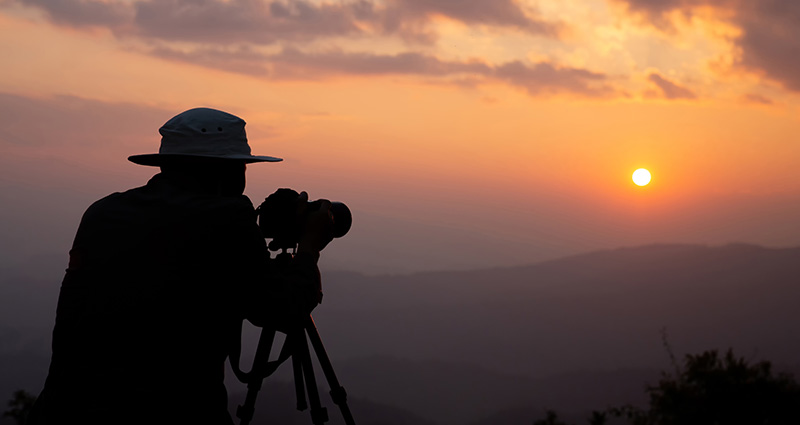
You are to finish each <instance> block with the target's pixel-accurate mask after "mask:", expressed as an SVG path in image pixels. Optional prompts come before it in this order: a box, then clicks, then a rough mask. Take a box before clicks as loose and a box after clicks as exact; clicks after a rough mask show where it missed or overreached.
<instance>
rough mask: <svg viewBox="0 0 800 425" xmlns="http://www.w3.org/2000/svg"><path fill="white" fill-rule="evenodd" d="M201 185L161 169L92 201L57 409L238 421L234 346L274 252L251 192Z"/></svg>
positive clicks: (116, 417)
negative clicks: (230, 359) (228, 360)
mask: <svg viewBox="0 0 800 425" xmlns="http://www.w3.org/2000/svg"><path fill="white" fill-rule="evenodd" d="M194 189H195V188H192V187H186V186H185V185H181V184H180V183H179V181H175V180H172V179H169V178H166V177H165V176H164V175H157V176H155V177H154V178H153V179H152V180H151V181H150V182H149V183H148V185H147V186H144V187H141V188H137V189H133V190H130V191H127V192H125V193H116V194H113V195H110V196H108V197H106V198H104V199H102V200H100V201H98V202H96V203H95V204H94V205H92V206H91V207H90V208H89V209H88V210H87V212H86V214H85V215H84V217H83V220H82V222H81V225H80V228H79V230H78V233H77V235H76V238H75V242H74V245H73V249H72V250H71V251H70V265H69V268H68V269H67V274H66V276H65V278H64V282H63V284H62V288H61V294H60V297H59V303H58V311H57V318H56V326H55V329H54V331H53V358H52V363H51V368H50V374H49V376H48V380H47V383H46V386H45V390H44V391H43V394H42V398H43V400H42V403H43V405H44V409H45V411H46V412H48V416H51V417H50V418H48V419H52V418H58V422H59V423H69V422H71V421H70V419H74V420H78V421H81V422H98V423H99V422H106V423H119V422H127V421H130V422H131V423H132V422H139V421H145V422H148V423H152V422H160V421H161V420H162V419H163V420H167V419H180V421H179V422H193V421H192V418H194V419H195V420H200V421H201V422H207V423H225V422H224V421H227V420H229V418H227V419H226V418H225V417H226V416H227V411H226V408H227V406H226V395H225V389H224V386H223V383H222V378H223V364H224V360H225V357H226V348H227V347H229V345H230V339H231V338H232V337H233V336H234V335H235V330H236V329H237V322H238V321H239V320H241V319H242V318H243V317H244V316H245V313H244V306H243V305H242V300H243V299H247V297H248V291H250V290H251V288H250V287H251V286H257V285H264V284H266V282H264V277H265V276H266V270H265V268H266V258H267V257H268V254H267V251H266V246H265V243H264V240H263V238H262V237H261V235H260V233H259V231H258V227H257V225H256V223H255V216H254V211H253V207H252V204H251V203H250V201H249V200H248V199H247V198H246V197H244V196H218V195H214V194H210V193H205V192H203V191H200V190H194ZM120 412H127V413H126V414H124V415H121V414H120ZM164 414H166V415H168V416H169V418H167V417H164V416H163V415H164ZM73 415H75V416H76V417H74V418H71V416H73ZM109 415H113V417H109ZM77 416H79V417H77ZM121 416H125V417H121ZM173 416H174V418H173ZM48 422H49V421H48Z"/></svg>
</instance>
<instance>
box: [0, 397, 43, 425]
mask: <svg viewBox="0 0 800 425" xmlns="http://www.w3.org/2000/svg"><path fill="white" fill-rule="evenodd" d="M35 401H36V397H35V396H33V395H31V394H28V392H27V391H25V390H17V391H14V395H13V396H12V398H11V400H9V401H8V407H9V409H8V410H6V411H5V412H3V417H4V418H5V417H10V418H11V419H13V420H14V421H15V422H16V423H17V424H19V425H23V424H24V423H25V420H26V419H27V418H28V413H29V412H30V411H31V408H32V407H33V403H34V402H35Z"/></svg>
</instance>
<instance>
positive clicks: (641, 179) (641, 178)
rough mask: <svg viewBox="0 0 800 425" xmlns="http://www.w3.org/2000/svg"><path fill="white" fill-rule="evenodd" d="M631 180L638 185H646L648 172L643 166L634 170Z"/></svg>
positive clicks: (648, 181)
mask: <svg viewBox="0 0 800 425" xmlns="http://www.w3.org/2000/svg"><path fill="white" fill-rule="evenodd" d="M633 182H634V183H636V184H637V185H638V186H646V185H647V184H648V183H650V172H649V171H647V170H646V169H644V168H640V169H638V170H636V171H634V172H633Z"/></svg>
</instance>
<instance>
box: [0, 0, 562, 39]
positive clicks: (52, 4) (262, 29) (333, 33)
mask: <svg viewBox="0 0 800 425" xmlns="http://www.w3.org/2000/svg"><path fill="white" fill-rule="evenodd" d="M5 3H15V4H22V5H25V6H30V7H33V8H37V9H40V10H42V11H44V12H45V13H46V15H47V16H48V17H49V18H50V19H51V20H52V21H53V22H54V23H57V24H59V25H65V26H71V27H79V28H84V27H105V28H108V29H110V30H111V31H112V32H114V33H115V34H116V35H118V36H136V37H143V38H146V39H152V40H160V41H183V42H187V41H188V42H199V43H207V44H215V45H223V44H227V43H254V44H272V43H276V42H279V41H294V42H297V41H310V40H314V39H318V38H324V37H341V36H374V35H389V36H400V37H402V38H403V39H406V40H415V41H425V42H431V41H433V40H434V39H435V37H436V35H435V33H433V32H432V29H431V25H430V24H431V22H432V19H434V17H436V16H445V17H447V18H450V19H453V20H455V21H459V22H462V23H464V24H465V25H486V26H492V27H504V28H513V29H517V30H521V31H525V32H528V33H531V34H536V35H543V36H549V37H556V36H558V32H559V30H560V28H561V26H562V25H561V24H559V23H554V22H549V21H546V20H543V19H542V18H539V17H537V16H536V14H535V12H534V11H532V10H525V9H523V8H522V7H521V6H520V5H519V4H518V3H516V2H515V1H514V0H424V1H423V0H388V2H379V1H378V0H350V1H342V2H336V3H333V2H322V3H321V2H312V1H307V0H291V1H289V0H5Z"/></svg>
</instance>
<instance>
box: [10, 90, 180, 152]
mask: <svg viewBox="0 0 800 425" xmlns="http://www.w3.org/2000/svg"><path fill="white" fill-rule="evenodd" d="M172 115H174V111H164V110H160V109H157V108H151V107H147V106H143V105H136V104H130V103H116V102H102V101H97V100H91V99H84V98H79V97H74V96H55V97H51V98H41V99H40V98H33V97H24V96H19V95H14V94H8V93H0V146H2V145H5V146H6V147H9V148H33V149H38V148H47V149H54V148H63V149H70V148H74V147H82V148H85V147H92V148H96V149H109V148H113V147H114V146H115V145H116V146H119V145H120V144H138V143H140V141H141V140H154V141H156V142H154V143H157V140H158V139H159V136H158V132H157V129H158V128H159V127H160V126H161V125H162V124H163V123H164V122H166V120H167V119H169V117H170V116H172Z"/></svg>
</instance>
